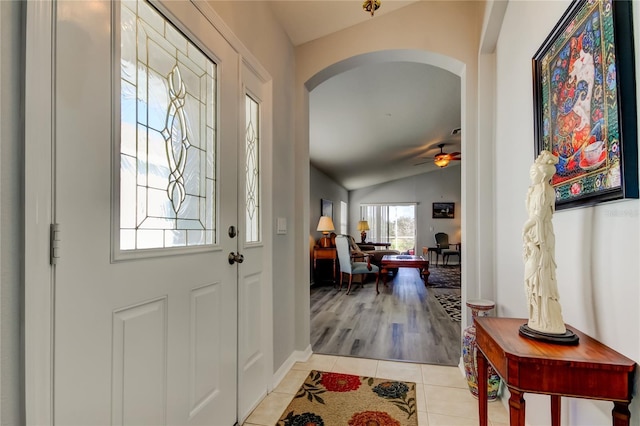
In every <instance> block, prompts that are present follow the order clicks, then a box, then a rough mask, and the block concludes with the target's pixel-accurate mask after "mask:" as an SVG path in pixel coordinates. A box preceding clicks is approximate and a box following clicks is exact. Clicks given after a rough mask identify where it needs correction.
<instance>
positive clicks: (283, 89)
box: [209, 1, 308, 371]
mask: <svg viewBox="0 0 640 426" xmlns="http://www.w3.org/2000/svg"><path fill="white" fill-rule="evenodd" d="M209 4H210V5H211V6H212V7H213V9H214V10H215V11H216V13H218V15H220V17H221V18H222V19H223V20H224V22H225V24H227V25H228V26H229V28H230V29H231V30H232V31H233V33H234V35H236V36H237V37H238V38H239V39H240V40H241V41H242V43H243V44H244V45H245V46H246V47H247V48H248V50H249V51H250V52H251V53H252V54H253V55H254V56H255V57H256V58H257V59H258V61H259V62H260V64H261V65H262V66H263V67H264V68H265V69H266V70H267V71H268V72H269V74H270V75H271V77H272V79H273V138H272V139H273V177H272V182H273V200H272V205H273V217H274V218H278V217H283V218H285V219H287V224H288V226H287V228H288V232H287V234H285V235H274V236H273V271H274V277H273V332H274V341H273V348H274V354H273V364H274V371H275V370H277V369H278V368H279V367H280V366H281V365H282V363H283V362H284V361H285V360H286V359H287V358H288V357H289V356H290V355H291V353H292V352H293V351H294V349H296V347H295V346H296V345H295V336H296V320H295V319H296V317H297V316H298V313H297V310H298V309H299V307H298V306H297V305H296V302H295V291H296V290H295V284H294V270H295V264H294V262H292V261H291V260H292V259H293V258H294V253H295V236H296V235H297V234H296V230H295V219H296V212H297V210H298V207H297V206H298V205H300V204H303V203H302V202H301V201H296V200H295V199H294V198H293V197H292V194H293V193H294V185H295V181H294V180H293V179H292V178H291V177H292V176H293V174H294V151H295V149H294V140H293V131H294V127H293V92H294V86H293V81H294V52H293V46H292V45H291V43H290V42H289V39H288V37H287V35H286V34H285V33H284V31H283V30H282V28H281V27H280V25H279V24H278V23H277V22H276V21H275V19H274V17H273V15H272V13H271V9H269V7H268V5H267V4H266V2H253V1H251V2H245V1H230V2H225V1H210V2H209ZM273 229H274V230H275V225H274V226H273ZM305 235H306V232H305ZM306 289H307V293H308V285H307V287H306ZM307 321H308V319H307ZM300 349H304V348H300Z"/></svg>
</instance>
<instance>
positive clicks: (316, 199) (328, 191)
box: [308, 166, 349, 282]
mask: <svg viewBox="0 0 640 426" xmlns="http://www.w3.org/2000/svg"><path fill="white" fill-rule="evenodd" d="M321 199H325V200H330V201H333V224H334V225H335V227H336V231H335V233H336V234H340V214H341V212H342V207H341V206H340V201H344V202H345V203H347V202H348V201H349V192H348V191H347V190H346V189H345V188H344V187H342V186H341V185H339V184H338V183H336V182H335V181H334V180H333V179H331V178H330V177H329V176H327V175H325V174H324V173H322V172H321V171H320V170H318V169H316V168H315V167H313V166H311V167H310V168H309V217H310V219H309V230H308V234H309V259H310V260H309V262H310V266H309V282H313V267H312V266H311V265H312V262H313V246H315V244H316V242H317V241H318V239H320V238H321V237H322V233H321V232H318V231H317V230H316V229H317V227H318V221H319V220H320V200H321Z"/></svg>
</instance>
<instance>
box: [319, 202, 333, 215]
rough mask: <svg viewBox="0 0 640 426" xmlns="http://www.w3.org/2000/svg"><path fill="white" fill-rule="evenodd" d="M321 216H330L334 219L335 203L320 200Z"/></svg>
mask: <svg viewBox="0 0 640 426" xmlns="http://www.w3.org/2000/svg"><path fill="white" fill-rule="evenodd" d="M320 216H329V217H330V218H331V219H333V201H330V200H325V199H324V198H321V199H320Z"/></svg>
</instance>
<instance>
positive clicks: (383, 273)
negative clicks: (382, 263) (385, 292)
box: [380, 267, 389, 287]
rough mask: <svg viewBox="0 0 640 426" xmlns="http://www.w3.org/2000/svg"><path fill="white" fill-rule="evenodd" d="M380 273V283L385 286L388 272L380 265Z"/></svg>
mask: <svg viewBox="0 0 640 426" xmlns="http://www.w3.org/2000/svg"><path fill="white" fill-rule="evenodd" d="M380 273H381V274H382V284H384V286H385V287H386V286H387V274H388V273H389V270H388V269H387V268H385V267H382V269H380Z"/></svg>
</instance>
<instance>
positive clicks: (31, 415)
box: [24, 0, 64, 425]
mask: <svg viewBox="0 0 640 426" xmlns="http://www.w3.org/2000/svg"><path fill="white" fill-rule="evenodd" d="M54 6H55V4H54V2H51V1H48V0H34V1H29V2H27V3H26V7H27V17H26V31H25V35H26V45H25V49H26V51H25V68H26V74H25V209H24V210H25V246H24V250H25V256H24V259H25V264H24V268H25V269H24V280H25V296H24V297H25V332H24V333H25V334H24V339H25V409H26V414H25V417H26V424H27V425H46V424H52V423H53V352H52V344H53V325H54V322H53V307H52V300H53V287H54V275H53V268H54V267H52V266H51V265H50V264H49V225H50V224H51V223H54V222H55V218H54V213H53V211H54V209H53V186H54V184H55V182H54V173H53V148H54V134H55V132H54V128H53V127H54V126H53V115H54V109H53V93H54V92H55V83H54V80H55V73H54V71H53V69H54V59H55V49H54V47H53V46H54V40H55V15H54ZM62 253H63V255H64V251H63V252H62Z"/></svg>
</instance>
